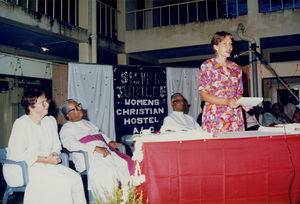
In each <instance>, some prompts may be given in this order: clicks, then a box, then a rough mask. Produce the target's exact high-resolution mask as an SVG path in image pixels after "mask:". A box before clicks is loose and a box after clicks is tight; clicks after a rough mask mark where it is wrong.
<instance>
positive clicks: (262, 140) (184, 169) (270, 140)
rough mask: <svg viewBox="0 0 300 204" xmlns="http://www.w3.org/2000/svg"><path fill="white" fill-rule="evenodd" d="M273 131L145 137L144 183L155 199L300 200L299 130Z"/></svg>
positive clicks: (146, 194) (146, 192) (146, 195)
mask: <svg viewBox="0 0 300 204" xmlns="http://www.w3.org/2000/svg"><path fill="white" fill-rule="evenodd" d="M270 134H271V133H259V132H258V133H252V134H250V135H249V133H248V135H246V133H243V134H240V135H234V134H229V135H227V136H226V135H225V136H224V135H223V136H220V137H216V138H202V139H199V138H195V139H194V140H193V139H190V140H178V141H155V140H154V141H153V140H152V139H148V140H144V141H143V142H140V145H141V149H142V152H143V160H142V161H141V162H140V167H141V173H142V174H144V175H145V178H146V181H145V182H144V183H142V184H141V185H140V188H139V189H141V190H143V194H144V198H148V200H149V203H155V204H158V203H226V204H227V203H289V199H290V200H291V201H292V203H300V135H298V134H287V135H283V134H282V133H281V134H277V135H276V134H275V133H272V134H275V135H270ZM163 136H164V135H158V136H156V137H160V138H162V137H163Z"/></svg>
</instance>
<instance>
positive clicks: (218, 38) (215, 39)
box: [211, 31, 233, 50]
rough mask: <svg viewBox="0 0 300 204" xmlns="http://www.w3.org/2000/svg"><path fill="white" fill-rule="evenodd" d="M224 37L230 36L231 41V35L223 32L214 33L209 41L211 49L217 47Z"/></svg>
mask: <svg viewBox="0 0 300 204" xmlns="http://www.w3.org/2000/svg"><path fill="white" fill-rule="evenodd" d="M226 36H230V37H231V40H233V37H232V35H231V33H228V32H225V31H220V32H216V33H215V34H214V36H213V37H212V39H211V46H212V47H213V49H214V45H218V44H219V43H220V42H222V40H224V38H225V37H226ZM214 50H215V49H214Z"/></svg>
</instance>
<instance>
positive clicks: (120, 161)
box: [59, 99, 134, 201]
mask: <svg viewBox="0 0 300 204" xmlns="http://www.w3.org/2000/svg"><path fill="white" fill-rule="evenodd" d="M59 109H60V111H61V113H62V114H63V116H64V117H65V118H66V120H67V121H68V122H67V123H65V124H64V125H63V127H62V128H61V131H60V138H61V142H62V144H63V146H64V147H65V148H66V149H68V150H69V151H70V152H72V151H78V150H83V151H86V152H88V156H89V165H90V169H89V172H88V175H89V178H88V179H89V182H88V183H89V187H88V188H89V189H91V190H92V191H93V193H94V195H96V196H97V199H100V200H102V201H106V199H107V198H108V197H109V196H111V195H112V191H113V189H114V188H115V187H118V186H122V189H123V192H124V193H125V194H126V193H127V192H126V191H127V189H128V187H129V185H130V174H133V173H134V162H133V161H132V160H131V158H130V157H129V156H128V155H125V154H122V153H121V152H118V151H116V149H115V148H116V147H117V146H118V145H119V144H120V143H117V142H113V141H111V140H110V139H109V138H108V137H106V136H105V135H104V134H103V133H100V132H99V128H98V127H96V126H95V125H94V124H93V123H91V122H89V121H87V120H85V119H83V118H82V117H83V113H82V108H81V104H80V103H77V102H76V101H74V100H72V99H68V100H66V101H65V102H63V103H62V104H61V106H60V108H59ZM72 159H73V162H74V163H75V168H76V169H77V170H78V171H79V172H82V171H84V170H85V165H84V160H83V157H82V155H78V153H77V154H76V153H74V154H72Z"/></svg>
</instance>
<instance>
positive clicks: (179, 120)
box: [160, 111, 202, 132]
mask: <svg viewBox="0 0 300 204" xmlns="http://www.w3.org/2000/svg"><path fill="white" fill-rule="evenodd" d="M167 130H171V131H188V130H202V128H201V127H200V125H199V124H198V123H197V122H196V121H195V120H194V118H192V117H191V116H189V115H187V114H184V113H183V112H178V111H173V113H171V114H170V115H169V116H167V117H165V118H164V123H163V125H162V126H161V128H160V131H161V132H165V131H167Z"/></svg>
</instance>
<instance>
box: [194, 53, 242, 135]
mask: <svg viewBox="0 0 300 204" xmlns="http://www.w3.org/2000/svg"><path fill="white" fill-rule="evenodd" d="M199 92H200V93H201V92H206V93H208V94H210V95H213V96H217V97H221V98H235V97H238V96H240V95H242V93H243V83H242V69H241V68H240V67H239V66H238V65H237V64H235V63H233V62H230V61H228V66H227V67H222V66H221V65H220V64H219V63H218V62H217V61H216V59H215V58H212V59H209V60H206V61H205V62H204V63H203V64H202V65H201V67H200V75H199ZM202 128H203V130H205V131H208V132H212V133H223V132H238V131H244V130H245V128H244V119H243V114H242V108H241V107H238V108H230V107H228V106H226V105H218V104H211V103H208V102H206V103H205V105H204V109H203V114H202Z"/></svg>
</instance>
